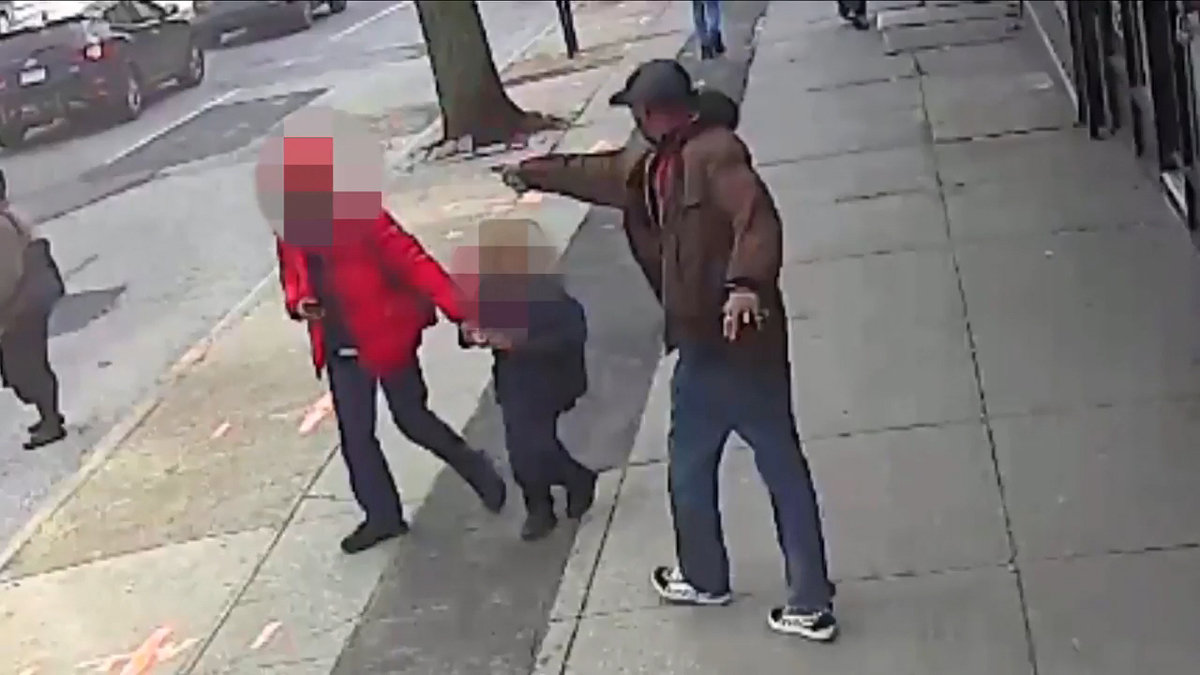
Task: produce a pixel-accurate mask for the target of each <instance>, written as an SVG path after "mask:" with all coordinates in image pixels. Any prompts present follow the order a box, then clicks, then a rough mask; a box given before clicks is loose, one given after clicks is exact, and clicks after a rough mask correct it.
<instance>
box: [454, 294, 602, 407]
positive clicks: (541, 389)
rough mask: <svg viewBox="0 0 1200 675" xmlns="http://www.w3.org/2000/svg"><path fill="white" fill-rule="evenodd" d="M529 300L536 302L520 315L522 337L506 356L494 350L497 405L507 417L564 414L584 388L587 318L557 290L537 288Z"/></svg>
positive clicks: (501, 351) (525, 307)
mask: <svg viewBox="0 0 1200 675" xmlns="http://www.w3.org/2000/svg"><path fill="white" fill-rule="evenodd" d="M532 295H533V297H534V298H536V299H533V300H532V301H530V302H528V303H525V306H524V307H523V308H522V310H523V311H522V312H521V313H522V315H523V316H524V317H525V321H522V323H524V324H525V330H524V331H522V332H523V333H524V335H522V336H521V339H519V340H518V341H517V343H516V344H515V346H514V347H513V348H512V349H510V350H500V349H493V350H492V354H493V356H494V361H493V364H492V379H493V382H494V385H495V389H496V400H497V402H498V403H499V404H500V407H501V409H504V410H508V411H514V412H516V411H523V410H530V411H554V412H564V411H566V410H569V409H570V408H572V407H573V406H574V405H575V402H576V401H577V400H579V398H580V397H581V396H583V394H584V393H585V392H586V391H587V387H588V379H587V368H586V366H585V363H584V345H585V343H586V342H587V318H586V315H585V313H584V310H583V305H581V304H580V303H579V301H578V300H576V299H575V298H574V297H572V296H571V295H570V294H569V293H567V292H566V290H565V289H563V288H562V287H561V286H560V285H557V284H553V285H545V286H541V288H539V289H538V292H536V293H534V294H532ZM483 327H484V328H485V329H486V328H487V326H486V325H484V326H483ZM460 340H463V338H462V336H461V335H460ZM463 344H464V346H467V345H466V343H465V340H464V341H463Z"/></svg>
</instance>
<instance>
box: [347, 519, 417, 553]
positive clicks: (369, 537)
mask: <svg viewBox="0 0 1200 675" xmlns="http://www.w3.org/2000/svg"><path fill="white" fill-rule="evenodd" d="M405 534H408V523H406V522H404V521H403V520H401V521H399V522H396V523H389V524H388V525H377V524H375V523H372V522H371V521H369V520H364V521H362V522H361V523H359V524H358V527H356V528H354V531H353V532H351V533H350V534H348V535H346V538H345V539H343V540H342V552H343V553H346V554H347V555H353V554H355V553H361V552H363V551H365V550H367V549H369V548H372V547H374V546H375V545H377V544H381V543H383V542H385V541H387V540H389V539H395V538H396V537H399V536H401V535H405Z"/></svg>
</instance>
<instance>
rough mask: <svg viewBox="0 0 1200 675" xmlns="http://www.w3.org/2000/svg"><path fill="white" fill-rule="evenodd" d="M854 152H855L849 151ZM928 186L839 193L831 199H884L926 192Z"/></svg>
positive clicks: (838, 201)
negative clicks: (839, 194) (846, 193)
mask: <svg viewBox="0 0 1200 675" xmlns="http://www.w3.org/2000/svg"><path fill="white" fill-rule="evenodd" d="M849 154H855V153H849ZM928 193H929V189H928V188H919V187H912V188H897V189H895V190H880V191H878V192H863V193H860V194H849V195H841V196H839V197H837V198H836V199H834V200H833V203H834V204H854V203H857V202H865V201H870V200H872V199H884V198H887V197H904V196H906V195H915V194H928Z"/></svg>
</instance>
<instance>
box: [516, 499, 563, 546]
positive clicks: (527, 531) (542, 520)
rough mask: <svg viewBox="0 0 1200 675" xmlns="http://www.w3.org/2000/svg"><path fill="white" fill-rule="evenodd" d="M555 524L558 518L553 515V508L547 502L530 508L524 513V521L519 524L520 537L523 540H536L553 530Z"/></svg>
mask: <svg viewBox="0 0 1200 675" xmlns="http://www.w3.org/2000/svg"><path fill="white" fill-rule="evenodd" d="M557 525H558V518H557V517H556V516H555V515H554V509H553V508H552V507H551V506H550V505H549V504H546V505H544V506H541V507H539V508H535V509H530V510H529V512H528V513H526V514H525V522H524V523H522V524H521V539H523V540H525V541H537V540H538V539H542V538H544V537H545V536H546V535H548V534H550V533H551V532H553V531H554V528H555V526H557Z"/></svg>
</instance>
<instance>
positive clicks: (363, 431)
mask: <svg viewBox="0 0 1200 675" xmlns="http://www.w3.org/2000/svg"><path fill="white" fill-rule="evenodd" d="M328 373H329V389H330V391H331V392H332V393H333V406H334V409H335V411H336V413H337V421H338V434H339V436H340V437H341V445H342V458H343V459H344V460H345V461H346V469H347V470H348V471H349V473H350V487H351V489H352V490H353V491H354V498H355V500H357V501H358V505H359V506H360V507H362V510H363V511H364V512H366V515H367V520H370V521H372V522H379V523H394V522H396V521H398V520H400V519H403V517H404V511H403V509H402V508H401V506H400V494H399V492H397V490H396V483H395V481H394V480H393V479H392V472H391V471H390V470H389V469H388V464H387V459H386V458H385V457H384V455H383V448H381V447H380V445H379V439H378V438H377V437H376V436H375V417H376V407H377V406H376V395H377V392H378V388H379V387H381V386H382V387H383V395H384V398H385V399H386V400H387V405H388V409H389V410H390V412H391V414H392V420H393V421H395V423H396V426H397V427H399V429H400V432H401V433H403V434H404V435H405V436H406V437H407V438H408V439H409V440H410V441H412V442H413V443H416V444H417V445H419V446H421V447H423V448H426V449H427V450H429V451H431V452H432V453H433V454H435V455H437V456H438V457H439V458H440V459H442V460H443V461H445V462H446V463H447V464H449V465H450V467H451V468H453V469H454V470H455V471H457V472H458V473H459V474H462V475H463V476H464V477H466V476H471V475H474V474H475V473H476V472H477V471H479V470H480V466H481V464H482V461H483V458H482V455H480V454H479V453H478V452H476V451H475V450H472V449H471V448H470V447H469V446H468V445H467V443H466V442H465V441H464V440H463V439H462V437H461V436H459V435H458V434H457V433H455V432H454V430H453V429H451V428H450V427H449V426H447V424H446V423H445V422H443V421H442V420H441V418H439V417H438V416H437V415H435V414H434V413H433V411H432V410H430V409H429V403H428V397H429V394H428V391H427V389H426V388H425V379H424V377H423V376H422V375H421V366H420V363H419V362H418V361H417V358H416V356H415V355H414V357H413V359H412V365H410V366H408V367H406V368H403V369H401V370H400V371H398V372H396V373H394V374H392V375H389V376H387V377H384V378H382V379H379V378H376V377H374V376H373V375H371V374H370V373H368V372H367V371H366V370H364V369H363V368H362V366H360V365H359V364H358V360H357V359H356V358H354V357H347V356H339V355H337V354H330V355H329V365H328Z"/></svg>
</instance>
